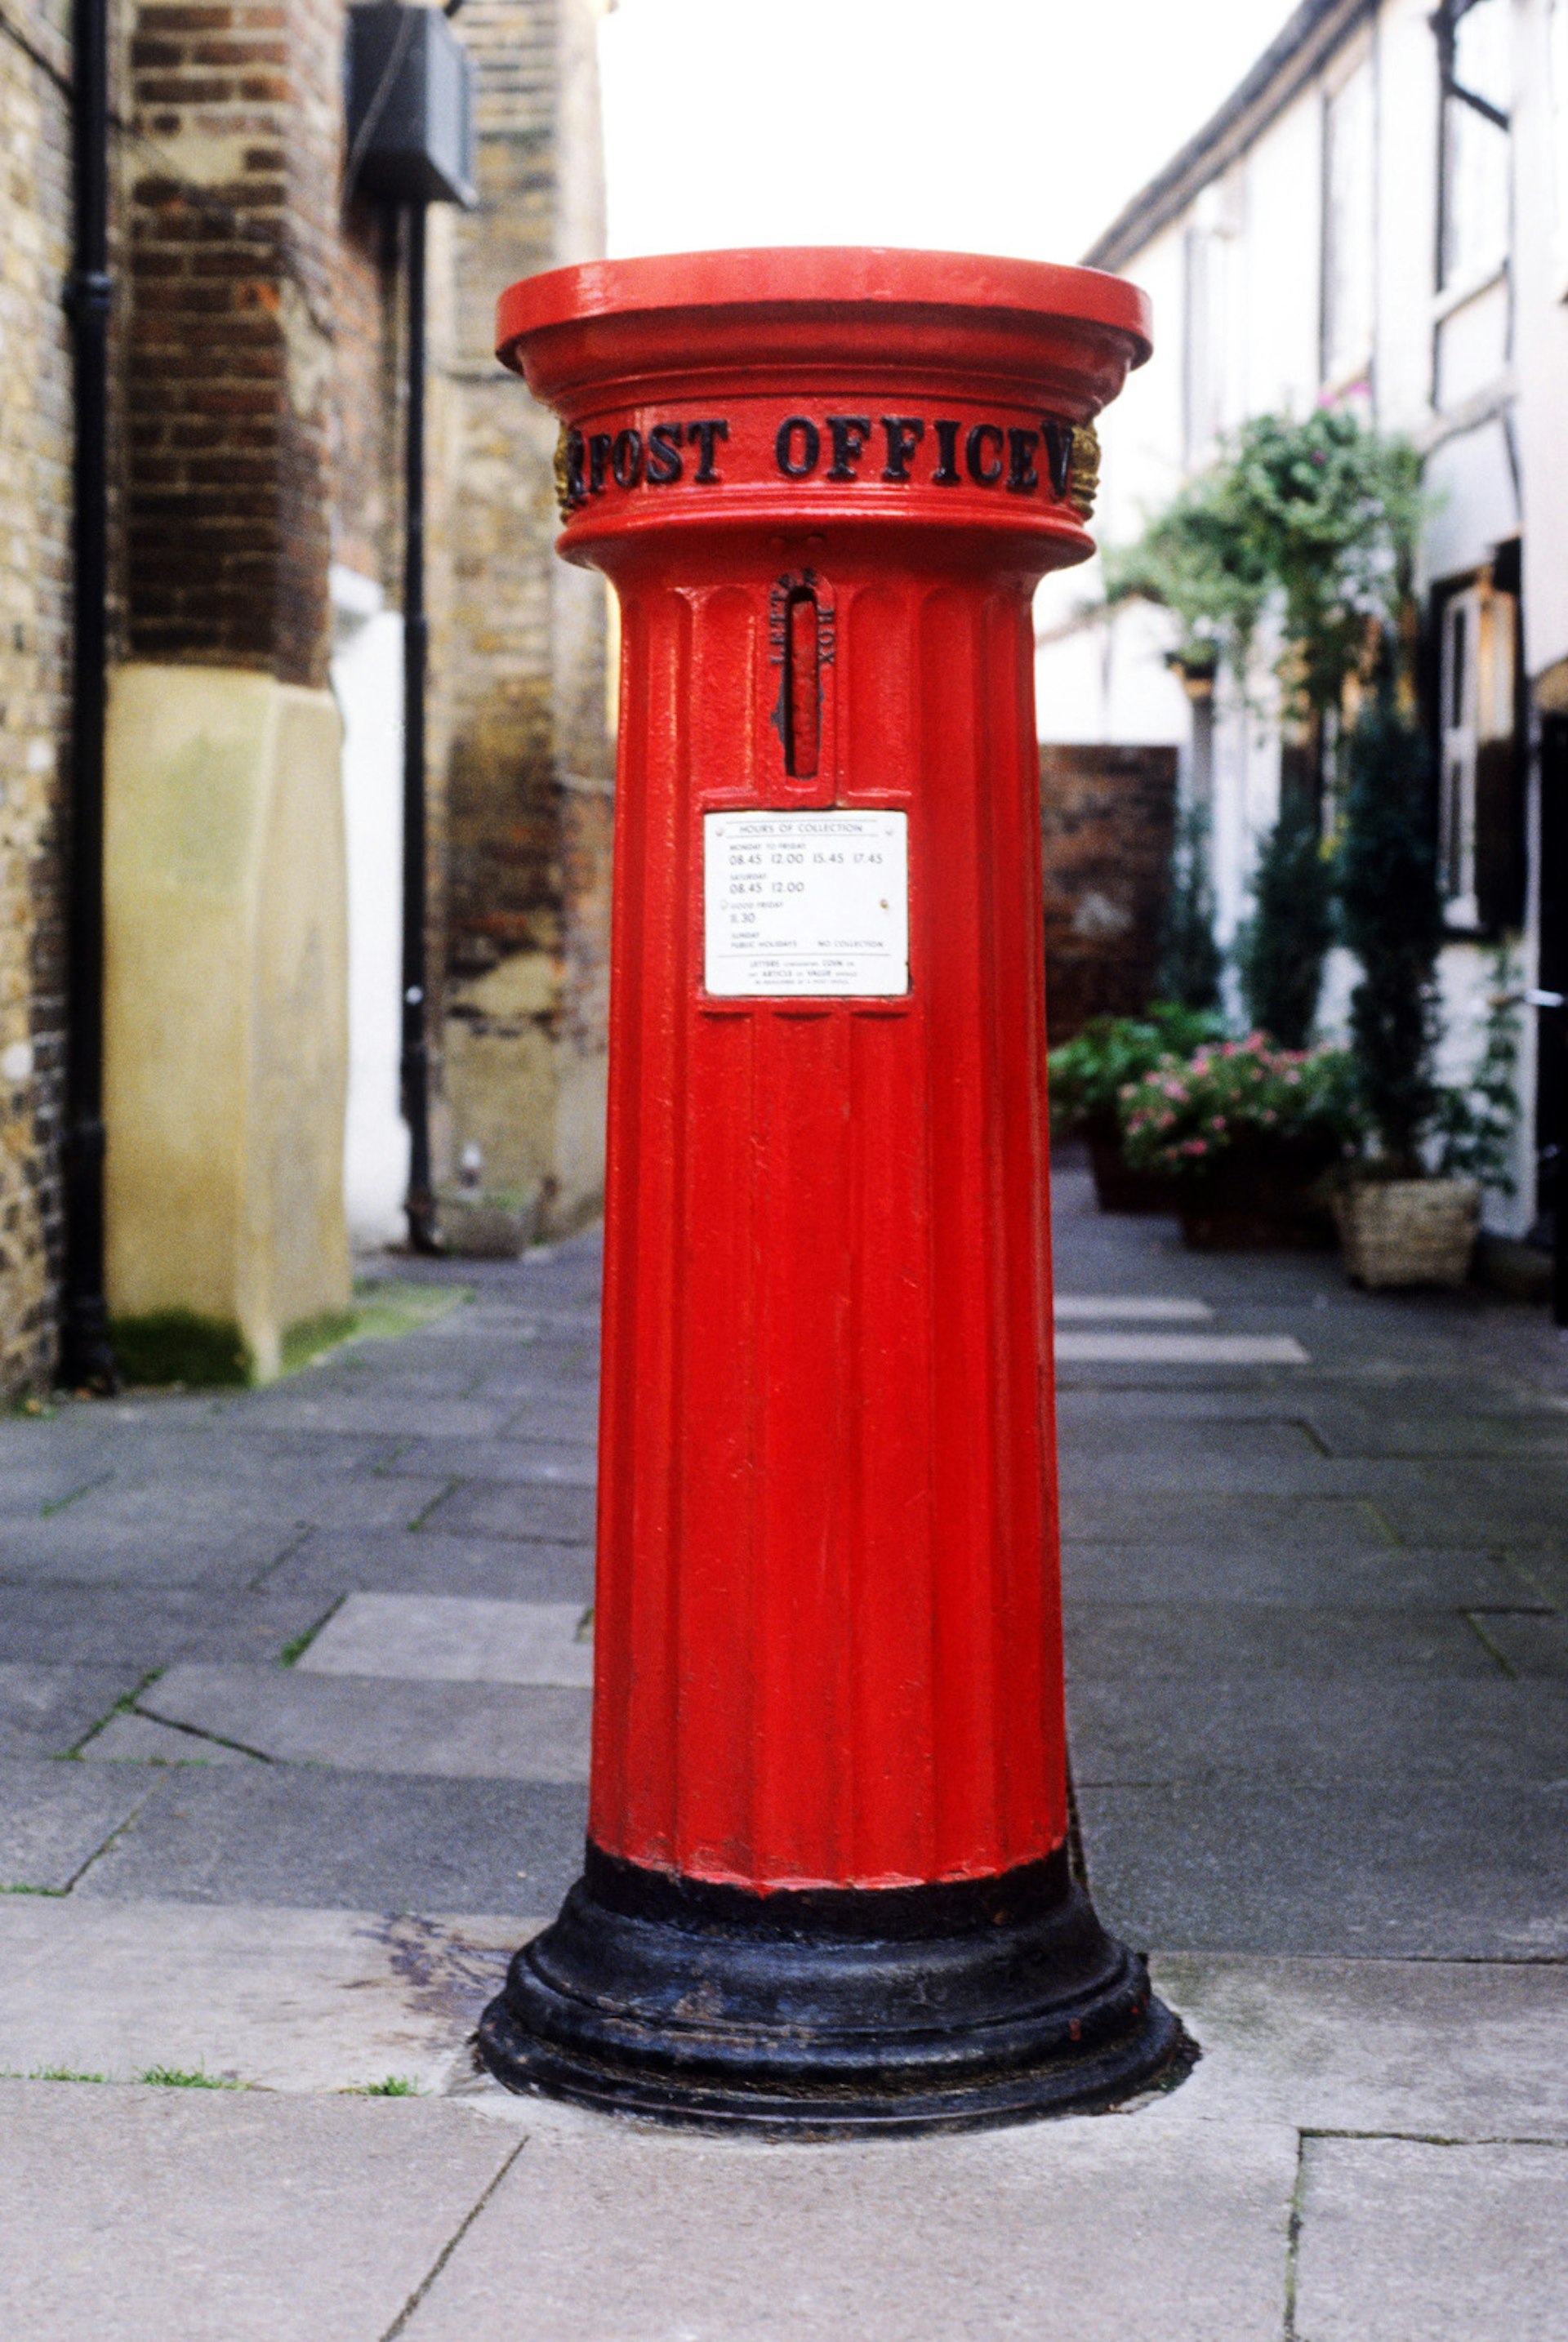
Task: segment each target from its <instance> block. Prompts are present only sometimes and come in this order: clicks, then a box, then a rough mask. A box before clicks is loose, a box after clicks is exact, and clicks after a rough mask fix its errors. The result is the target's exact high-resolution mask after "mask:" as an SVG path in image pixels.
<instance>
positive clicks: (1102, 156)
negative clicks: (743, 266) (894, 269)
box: [600, 0, 1295, 260]
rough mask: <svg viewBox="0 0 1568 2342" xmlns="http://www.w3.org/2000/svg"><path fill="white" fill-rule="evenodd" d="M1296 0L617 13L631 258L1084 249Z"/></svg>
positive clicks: (609, 122)
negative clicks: (716, 252)
mask: <svg viewBox="0 0 1568 2342" xmlns="http://www.w3.org/2000/svg"><path fill="white" fill-rule="evenodd" d="M1294 5H1295V0H618V5H616V7H615V11H614V14H613V15H610V16H609V17H608V18H606V20H605V22H604V25H603V27H602V30H601V34H600V40H601V57H602V63H603V68H604V125H605V140H606V148H607V165H608V173H609V202H610V222H609V248H610V251H611V252H612V254H614V255H624V254H630V253H643V252H689V251H695V250H698V249H701V248H703V247H704V246H714V245H765V244H894V245H924V246H927V247H931V248H935V249H946V250H948V251H961V252H962V251H969V252H997V253H1008V254H1014V255H1018V256H1019V257H1021V258H1024V259H1040V260H1076V259H1077V258H1078V257H1079V256H1080V255H1081V254H1082V252H1083V250H1084V246H1085V245H1087V244H1088V243H1089V242H1090V241H1091V240H1092V238H1093V237H1094V235H1095V234H1096V233H1097V232H1098V230H1099V229H1101V228H1102V227H1104V226H1105V225H1107V224H1108V222H1109V221H1110V220H1111V219H1112V217H1113V216H1114V214H1115V213H1116V212H1117V211H1118V210H1119V209H1120V207H1121V205H1123V204H1124V202H1125V201H1126V199H1127V197H1128V196H1129V195H1134V194H1135V193H1136V191H1137V190H1138V188H1139V187H1141V186H1142V185H1144V182H1145V180H1147V179H1149V178H1151V177H1152V176H1153V175H1154V173H1155V172H1156V171H1157V170H1158V169H1159V168H1160V166H1161V165H1163V164H1164V162H1166V161H1167V160H1168V159H1169V157H1170V155H1172V154H1173V153H1174V151H1175V149H1176V148H1177V147H1178V146H1179V145H1182V143H1183V140H1184V139H1186V138H1187V137H1189V136H1190V135H1192V133H1193V131H1194V130H1196V129H1197V128H1198V126H1199V125H1200V124H1201V123H1202V122H1203V121H1204V120H1205V119H1206V117H1207V116H1208V115H1210V114H1211V113H1213V110H1214V108H1215V107H1216V106H1217V105H1219V104H1220V103H1221V102H1222V101H1223V99H1224V98H1225V97H1226V96H1227V95H1229V93H1230V91H1231V89H1232V88H1233V86H1234V85H1235V84H1236V83H1237V82H1238V81H1240V79H1241V78H1242V76H1243V74H1244V73H1245V72H1246V70H1247V67H1248V66H1249V65H1251V64H1252V62H1253V59H1254V58H1255V57H1256V56H1257V55H1259V54H1260V52H1261V51H1262V50H1263V48H1264V47H1266V46H1267V45H1268V43H1269V41H1270V40H1271V39H1272V38H1273V35H1274V34H1275V33H1276V32H1277V31H1278V29H1279V27H1280V26H1281V25H1283V22H1284V20H1285V18H1286V17H1287V16H1288V15H1291V13H1292V11H1293V6H1294Z"/></svg>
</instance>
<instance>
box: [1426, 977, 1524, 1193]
mask: <svg viewBox="0 0 1568 2342" xmlns="http://www.w3.org/2000/svg"><path fill="white" fill-rule="evenodd" d="M1518 1074H1519V995H1518V993H1517V992H1516V991H1515V990H1514V989H1513V966H1512V964H1511V961H1510V956H1509V953H1508V950H1507V947H1506V946H1503V948H1502V949H1501V950H1499V951H1498V952H1497V953H1496V955H1495V956H1494V957H1493V991H1492V996H1491V998H1490V999H1489V1001H1488V1003H1487V1010H1486V1025H1485V1028H1484V1036H1483V1041H1482V1045H1481V1056H1480V1057H1479V1059H1478V1060H1477V1063H1476V1066H1475V1070H1474V1072H1473V1074H1472V1075H1471V1076H1470V1079H1469V1080H1468V1081H1467V1082H1459V1083H1455V1084H1453V1086H1445V1087H1443V1088H1440V1089H1439V1091H1438V1092H1437V1104H1436V1106H1435V1109H1434V1111H1433V1118H1432V1135H1433V1137H1434V1138H1435V1140H1436V1141H1437V1157H1438V1164H1437V1167H1438V1169H1439V1170H1440V1171H1441V1172H1442V1173H1443V1176H1444V1177H1446V1178H1450V1179H1454V1178H1461V1179H1479V1180H1480V1182H1481V1184H1482V1186H1483V1187H1492V1188H1494V1189H1495V1190H1496V1191H1497V1192H1498V1193H1499V1194H1500V1195H1503V1196H1512V1195H1513V1191H1514V1179H1513V1172H1512V1170H1511V1168H1510V1158H1511V1156H1512V1154H1513V1140H1514V1136H1515V1134H1516V1132H1517V1130H1518V1127H1519V1082H1518Z"/></svg>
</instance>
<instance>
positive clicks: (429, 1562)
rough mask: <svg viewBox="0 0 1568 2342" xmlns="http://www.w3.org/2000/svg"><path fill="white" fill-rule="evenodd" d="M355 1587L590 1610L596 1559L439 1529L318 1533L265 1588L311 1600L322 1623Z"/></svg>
mask: <svg viewBox="0 0 1568 2342" xmlns="http://www.w3.org/2000/svg"><path fill="white" fill-rule="evenodd" d="M356 1587H358V1588H363V1589H364V1590H365V1591H366V1592H376V1591H380V1592H385V1593H399V1594H445V1595H464V1596H475V1597H479V1598H483V1599H485V1600H490V1601H497V1602H508V1601H514V1602H568V1601H573V1600H579V1599H580V1600H582V1601H583V1602H591V1601H592V1600H593V1598H594V1552H593V1547H592V1546H584V1545H564V1544H562V1543H561V1542H559V1541H558V1540H555V1539H552V1538H547V1537H536V1538H525V1537H497V1536H449V1535H447V1534H446V1533H445V1532H444V1531H442V1530H440V1529H434V1528H422V1529H416V1530H404V1531H403V1532H401V1533H399V1532H394V1531H388V1533H387V1534H386V1535H385V1536H365V1535H363V1534H354V1533H349V1534H345V1535H340V1534H337V1533H336V1532H334V1531H332V1530H328V1529H317V1530H314V1531H313V1532H312V1533H311V1534H310V1535H309V1536H305V1537H304V1538H302V1539H301V1541H300V1543H299V1544H298V1546H295V1549H294V1551H293V1552H292V1553H290V1554H289V1556H287V1558H286V1559H285V1560H284V1561H283V1562H281V1563H280V1564H279V1565H278V1566H277V1568H276V1569H275V1570H271V1571H269V1572H268V1574H267V1577H266V1580H265V1591H266V1592H267V1593H268V1594H270V1595H274V1596H277V1597H278V1598H279V1599H282V1598H284V1597H285V1596H290V1597H294V1598H300V1599H305V1600H307V1601H308V1602H309V1603H311V1604H313V1605H314V1606H315V1616H316V1617H319V1616H320V1615H321V1612H322V1610H323V1609H324V1608H325V1606H326V1605H327V1604H328V1603H330V1602H333V1601H335V1600H337V1599H338V1598H339V1596H342V1595H344V1594H345V1593H348V1592H350V1591H352V1590H353V1589H355V1588H356Z"/></svg>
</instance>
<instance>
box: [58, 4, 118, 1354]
mask: <svg viewBox="0 0 1568 2342" xmlns="http://www.w3.org/2000/svg"><path fill="white" fill-rule="evenodd" d="M108 48H109V45H108V10H107V5H106V0H75V15H74V21H73V52H74V71H73V81H72V103H71V110H72V131H73V138H74V144H75V155H74V160H75V207H76V220H75V255H74V265H73V267H72V270H71V275H70V278H69V281H68V283H67V286H66V296H65V297H66V307H67V310H68V313H69V315H70V320H71V338H72V345H73V351H74V355H75V465H74V472H75V505H74V510H73V516H72V552H73V563H72V574H73V579H74V611H73V616H74V620H75V625H74V630H73V633H74V653H73V663H72V683H71V790H70V834H69V838H68V841H67V853H68V856H69V863H68V868H69V877H68V881H67V891H66V904H65V938H66V940H65V1015H66V1024H65V1036H66V1037H65V1164H64V1169H65V1265H64V1266H65V1276H64V1292H63V1295H62V1303H63V1306H62V1311H61V1336H60V1369H59V1371H60V1379H61V1381H62V1382H63V1383H64V1384H65V1385H66V1386H68V1387H69V1388H71V1389H75V1390H82V1389H88V1390H96V1391H112V1390H114V1389H115V1388H116V1387H117V1386H118V1381H119V1376H118V1373H117V1370H116V1368H115V1353H114V1350H113V1348H112V1346H111V1345H110V1341H109V1313H108V1308H107V1306H106V1304H105V1299H104V1154H105V1136H104V714H105V669H106V663H107V647H108V644H107V609H106V604H107V599H108V584H109V565H108V405H109V402H108V371H109V368H108V340H109V85H108Z"/></svg>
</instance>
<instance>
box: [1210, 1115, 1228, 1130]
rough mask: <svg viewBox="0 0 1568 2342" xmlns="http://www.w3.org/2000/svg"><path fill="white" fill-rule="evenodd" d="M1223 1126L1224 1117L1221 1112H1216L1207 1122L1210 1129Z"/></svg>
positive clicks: (1219, 1128)
mask: <svg viewBox="0 0 1568 2342" xmlns="http://www.w3.org/2000/svg"><path fill="white" fill-rule="evenodd" d="M1224 1126H1225V1117H1224V1116H1223V1114H1216V1115H1215V1116H1213V1120H1212V1121H1211V1122H1210V1124H1209V1128H1210V1129H1211V1130H1223V1128H1224Z"/></svg>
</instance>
